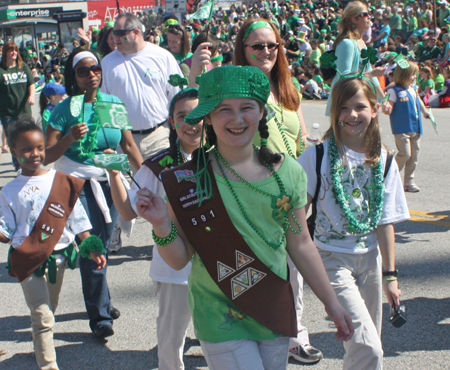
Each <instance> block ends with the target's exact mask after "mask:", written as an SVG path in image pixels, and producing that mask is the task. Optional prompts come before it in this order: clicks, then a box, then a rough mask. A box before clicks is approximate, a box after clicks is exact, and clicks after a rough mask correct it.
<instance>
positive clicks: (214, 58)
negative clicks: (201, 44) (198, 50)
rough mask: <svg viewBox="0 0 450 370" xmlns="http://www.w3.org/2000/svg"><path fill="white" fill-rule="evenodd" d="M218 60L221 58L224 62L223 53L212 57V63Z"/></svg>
mask: <svg viewBox="0 0 450 370" xmlns="http://www.w3.org/2000/svg"><path fill="white" fill-rule="evenodd" d="M218 60H220V61H221V62H222V61H223V55H218V56H216V57H212V58H211V63H214V62H217V61H218Z"/></svg>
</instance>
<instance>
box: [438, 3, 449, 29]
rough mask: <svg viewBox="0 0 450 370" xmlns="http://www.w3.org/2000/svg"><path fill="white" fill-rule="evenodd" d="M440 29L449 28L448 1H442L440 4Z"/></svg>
mask: <svg viewBox="0 0 450 370" xmlns="http://www.w3.org/2000/svg"><path fill="white" fill-rule="evenodd" d="M438 11H439V17H438V18H439V27H440V28H442V27H447V22H446V21H445V20H446V19H447V18H448V17H450V9H449V8H448V3H447V1H445V0H444V1H441V2H440V3H439V10H438Z"/></svg>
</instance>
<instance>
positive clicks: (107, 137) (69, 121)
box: [48, 93, 122, 166]
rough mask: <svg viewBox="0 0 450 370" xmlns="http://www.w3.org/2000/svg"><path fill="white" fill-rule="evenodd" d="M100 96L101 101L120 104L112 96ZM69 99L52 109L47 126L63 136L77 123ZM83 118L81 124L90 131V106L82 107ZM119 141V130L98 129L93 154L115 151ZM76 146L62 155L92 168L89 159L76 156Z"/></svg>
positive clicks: (92, 116)
mask: <svg viewBox="0 0 450 370" xmlns="http://www.w3.org/2000/svg"><path fill="white" fill-rule="evenodd" d="M100 94H101V101H107V102H114V103H121V101H120V99H119V98H118V97H116V96H114V95H109V94H105V93H100ZM70 99H71V97H68V98H67V99H65V100H64V101H62V102H61V103H59V104H58V105H57V106H56V107H55V108H54V109H53V113H52V115H51V116H50V119H49V121H48V125H50V126H52V127H53V128H54V129H55V130H58V131H61V132H62V134H63V136H64V135H66V134H67V133H68V132H69V130H70V128H71V127H72V126H74V125H77V124H78V123H79V122H78V117H73V116H72V115H71V113H70ZM83 118H84V119H83V121H82V122H86V123H87V126H88V128H89V130H91V128H92V126H93V124H94V118H95V115H94V110H93V109H92V104H85V105H84V115H83ZM121 139H122V131H121V130H118V129H113V128H105V129H103V128H102V129H100V130H99V132H98V136H97V140H98V142H97V147H98V148H97V150H95V154H103V151H104V150H105V149H108V148H110V149H113V150H115V149H116V148H117V146H118V145H119V143H120V140H121ZM78 145H79V143H78V142H77V141H76V142H74V143H72V145H71V146H70V147H69V148H68V149H67V150H66V152H65V153H64V155H65V156H66V157H68V158H69V159H71V160H73V161H75V162H78V163H84V164H88V165H91V166H92V165H93V164H94V162H93V161H92V159H90V158H88V159H82V158H79V157H78V155H79V154H80V151H79V150H78Z"/></svg>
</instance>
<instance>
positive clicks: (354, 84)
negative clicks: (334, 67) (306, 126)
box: [324, 77, 382, 166]
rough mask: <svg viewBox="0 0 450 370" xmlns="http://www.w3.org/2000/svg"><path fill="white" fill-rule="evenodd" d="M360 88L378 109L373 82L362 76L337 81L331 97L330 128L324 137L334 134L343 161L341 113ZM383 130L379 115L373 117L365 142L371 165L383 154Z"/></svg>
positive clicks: (371, 104)
mask: <svg viewBox="0 0 450 370" xmlns="http://www.w3.org/2000/svg"><path fill="white" fill-rule="evenodd" d="M359 90H362V91H364V94H365V96H366V97H367V99H368V100H369V103H370V106H371V108H372V109H376V108H377V106H378V100H377V96H376V94H375V92H374V91H373V87H372V85H371V83H370V82H369V81H367V80H365V79H363V78H360V77H346V78H343V79H341V80H339V81H337V82H336V84H335V85H333V94H332V97H331V117H330V128H329V129H328V130H327V131H326V132H325V135H324V139H328V138H330V137H332V136H334V138H335V140H336V145H337V147H338V149H339V152H340V153H341V156H342V159H343V162H344V163H345V161H346V159H345V155H344V152H343V150H342V146H343V144H342V141H341V137H340V136H341V127H340V126H339V124H338V121H339V115H340V112H341V109H342V107H343V106H344V105H345V104H346V103H347V101H348V100H349V99H350V98H352V97H353V96H354V95H355V94H356V93H357V92H358V91H359ZM381 147H382V143H381V131H380V126H379V124H378V117H377V116H375V118H372V121H371V122H370V124H369V127H368V128H367V132H366V142H365V144H364V150H365V152H366V154H367V155H368V157H367V158H366V160H365V161H366V163H367V164H369V165H372V166H373V165H375V164H376V163H377V162H378V161H379V159H380V156H381Z"/></svg>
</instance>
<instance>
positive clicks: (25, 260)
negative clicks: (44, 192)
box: [9, 171, 84, 282]
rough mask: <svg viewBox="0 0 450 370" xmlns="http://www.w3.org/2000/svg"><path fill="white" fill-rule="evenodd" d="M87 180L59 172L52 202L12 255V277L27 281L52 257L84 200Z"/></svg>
mask: <svg viewBox="0 0 450 370" xmlns="http://www.w3.org/2000/svg"><path fill="white" fill-rule="evenodd" d="M83 185H84V180H83V179H79V178H76V177H73V176H69V175H66V174H64V173H62V172H59V171H57V172H56V174H55V178H54V180H53V185H52V188H51V190H50V194H49V196H48V199H47V201H46V203H45V205H44V207H43V208H42V211H41V213H40V215H39V217H38V219H37V220H36V224H35V225H34V227H33V230H32V231H31V233H30V235H28V237H27V238H26V239H25V240H24V242H23V243H22V244H21V245H20V247H19V248H17V249H14V250H13V251H12V252H11V253H10V254H9V262H10V265H11V270H10V272H9V274H10V275H11V276H15V277H17V278H18V279H19V282H21V281H23V280H25V279H26V278H27V277H28V276H30V275H31V274H32V273H33V272H34V271H36V269H37V268H38V267H39V266H41V265H42V264H43V263H44V262H45V260H46V259H47V258H48V257H49V256H50V254H51V253H52V252H53V249H54V248H55V245H56V244H57V243H58V241H59V239H60V237H61V235H62V233H63V232H64V228H65V226H66V222H67V219H68V217H69V215H70V213H71V212H72V209H73V207H74V206H75V203H76V201H77V199H78V197H79V196H80V193H81V190H82V188H83Z"/></svg>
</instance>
